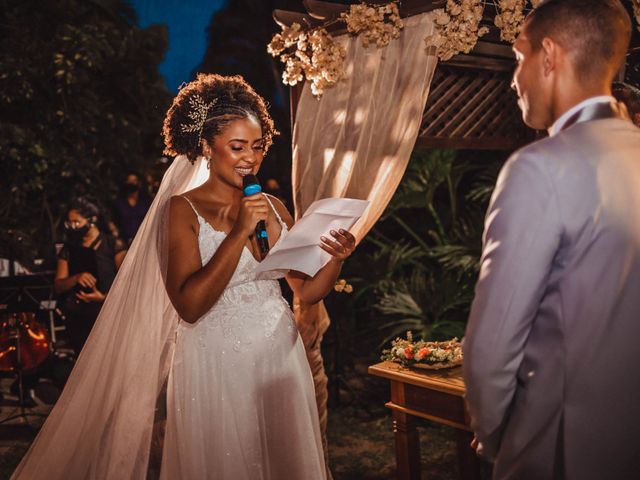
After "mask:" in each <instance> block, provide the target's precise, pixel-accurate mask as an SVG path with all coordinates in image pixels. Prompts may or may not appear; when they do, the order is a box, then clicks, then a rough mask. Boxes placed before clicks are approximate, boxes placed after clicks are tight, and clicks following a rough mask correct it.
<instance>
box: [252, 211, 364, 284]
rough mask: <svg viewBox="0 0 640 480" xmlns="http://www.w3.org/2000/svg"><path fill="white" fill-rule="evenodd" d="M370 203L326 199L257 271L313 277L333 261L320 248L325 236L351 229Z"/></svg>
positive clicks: (294, 229) (291, 231) (292, 231)
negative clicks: (286, 271)
mask: <svg viewBox="0 0 640 480" xmlns="http://www.w3.org/2000/svg"><path fill="white" fill-rule="evenodd" d="M369 203H370V202H369V201H368V200H356V199H354V198H325V199H322V200H317V201H315V202H313V203H312V204H311V206H309V208H308V209H307V211H306V212H305V213H304V215H303V216H302V218H301V219H300V220H298V222H297V223H296V224H295V225H294V226H293V228H292V229H291V230H290V231H289V233H288V234H287V236H286V237H284V238H283V239H282V241H281V242H279V243H278V245H276V246H275V247H274V248H273V249H271V250H270V251H269V253H268V254H267V256H266V257H265V258H264V260H262V262H260V265H259V266H258V267H257V268H256V272H258V273H259V272H267V271H270V270H296V271H298V272H303V273H306V274H307V275H309V276H310V277H313V276H314V275H315V274H316V273H317V272H318V270H320V269H321V268H322V267H324V266H325V265H326V264H327V262H329V260H330V259H331V255H330V254H328V253H327V252H325V251H324V250H322V248H320V237H321V236H322V235H324V236H326V237H328V238H333V237H332V236H331V234H330V233H329V232H330V231H331V230H338V229H340V228H342V229H344V230H349V229H350V228H351V227H353V225H354V224H355V223H356V221H358V219H359V218H360V217H361V216H362V214H363V213H364V211H365V210H366V209H367V207H368V206H369Z"/></svg>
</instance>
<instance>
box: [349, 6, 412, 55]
mask: <svg viewBox="0 0 640 480" xmlns="http://www.w3.org/2000/svg"><path fill="white" fill-rule="evenodd" d="M340 18H342V19H344V20H345V22H346V23H347V30H348V31H349V33H351V34H353V35H360V38H361V39H362V45H363V46H364V47H365V48H366V47H368V46H369V45H370V44H371V43H375V44H376V46H377V47H378V48H382V47H386V46H387V45H389V42H390V41H391V39H394V38H399V37H400V30H402V29H403V28H404V23H403V22H402V20H401V19H400V12H399V11H398V5H397V4H396V3H388V4H386V5H382V6H379V7H376V6H371V5H367V4H365V3H361V4H359V5H351V6H350V7H349V11H348V12H343V13H341V14H340Z"/></svg>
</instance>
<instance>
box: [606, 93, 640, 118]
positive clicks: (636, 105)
mask: <svg viewBox="0 0 640 480" xmlns="http://www.w3.org/2000/svg"><path fill="white" fill-rule="evenodd" d="M611 91H612V94H613V96H614V97H615V98H616V100H618V101H619V102H622V103H624V104H625V106H626V107H627V111H628V112H629V116H630V117H631V121H632V122H633V123H635V125H636V126H637V127H640V89H637V88H636V87H634V86H633V85H629V84H628V83H623V82H613V87H612V89H611Z"/></svg>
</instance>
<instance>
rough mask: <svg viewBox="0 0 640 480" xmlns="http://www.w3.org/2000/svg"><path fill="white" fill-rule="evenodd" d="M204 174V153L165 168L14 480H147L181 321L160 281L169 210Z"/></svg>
mask: <svg viewBox="0 0 640 480" xmlns="http://www.w3.org/2000/svg"><path fill="white" fill-rule="evenodd" d="M207 177H208V172H207V169H206V162H204V161H203V160H202V159H200V160H199V161H198V162H197V163H196V165H195V166H194V165H191V164H190V163H189V162H188V161H187V160H186V159H185V158H183V157H177V158H176V159H175V160H174V162H173V164H172V165H171V167H170V168H169V169H168V170H167V172H166V174H165V176H164V178H163V180H162V184H161V185H160V190H159V192H158V194H157V196H156V198H155V200H154V202H153V204H152V205H151V208H150V210H149V212H148V213H147V216H146V217H145V220H144V222H143V224H142V226H141V227H140V230H139V231H138V234H137V235H136V238H135V240H134V242H133V244H132V246H131V249H130V250H129V252H128V254H127V256H126V258H125V261H124V263H123V265H122V267H121V268H120V271H119V272H118V275H117V277H116V279H115V281H114V283H113V286H112V287H111V290H110V291H109V295H108V296H107V299H106V301H105V303H104V305H103V307H102V310H101V312H100V315H99V317H98V319H97V321H96V324H95V326H94V328H93V330H92V332H91V335H90V336H89V339H88V340H87V343H86V345H85V347H84V349H83V350H82V353H81V354H80V357H79V358H78V361H77V363H76V365H75V368H74V369H73V372H72V374H71V376H70V378H69V380H68V382H67V385H66V387H65V389H64V391H63V393H62V395H61V397H60V399H59V400H58V402H57V403H56V405H55V407H54V409H53V410H52V412H51V414H50V415H49V418H48V419H47V421H46V422H45V424H44V426H43V427H42V429H41V430H40V432H39V434H38V436H37V437H36V439H35V441H34V442H33V444H32V445H31V448H30V449H29V451H28V452H27V454H26V455H25V457H24V458H23V459H22V462H21V463H20V465H19V466H18V468H17V469H16V471H15V472H14V474H13V476H12V478H14V479H25V480H27V479H28V480H32V479H37V478H46V479H49V480H57V479H60V480H62V479H114V478H122V479H124V478H128V479H144V478H146V477H147V475H148V473H149V472H148V468H149V458H150V452H151V445H152V441H151V440H152V433H153V431H154V417H156V415H155V414H156V405H157V401H158V398H159V395H160V393H161V391H162V389H163V388H162V387H163V385H164V382H165V379H166V376H167V373H168V370H169V366H170V362H171V356H172V349H173V339H174V335H175V328H176V326H177V323H178V315H177V313H176V311H175V309H174V308H173V306H172V305H171V303H170V301H169V298H168V296H167V293H166V290H165V287H164V281H163V278H164V274H165V272H166V254H167V248H166V231H167V215H166V213H167V212H166V209H167V208H168V204H169V203H168V201H169V199H170V198H171V196H172V195H176V194H180V193H182V192H184V191H187V190H190V189H192V188H194V187H196V186H197V185H199V184H201V183H202V182H204V181H205V180H206V179H207ZM155 420H156V421H157V420H158V419H157V417H156V418H155ZM156 447H157V448H159V447H160V446H159V445H156ZM156 473H157V472H156Z"/></svg>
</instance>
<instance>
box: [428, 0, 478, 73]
mask: <svg viewBox="0 0 640 480" xmlns="http://www.w3.org/2000/svg"><path fill="white" fill-rule="evenodd" d="M483 11H484V6H483V4H481V0H461V1H456V0H447V4H446V9H444V10H443V9H438V10H434V12H433V14H434V22H435V27H436V32H435V33H434V34H433V35H429V36H428V37H427V38H425V39H424V40H425V44H426V45H427V47H435V49H436V55H437V56H438V58H439V59H440V60H442V61H446V60H449V59H450V58H451V57H453V56H454V55H457V54H458V53H461V52H464V53H469V52H470V51H471V50H472V49H473V47H474V46H475V45H476V43H477V41H478V38H479V37H482V36H483V35H486V34H487V32H488V29H487V28H486V27H482V28H479V25H480V21H481V20H482V12H483Z"/></svg>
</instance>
